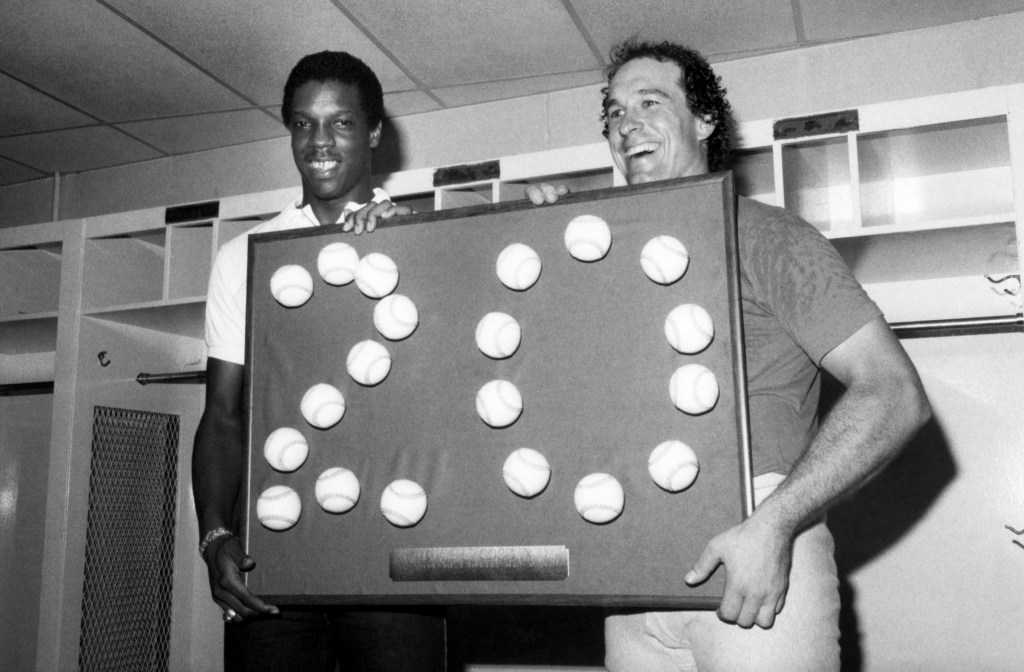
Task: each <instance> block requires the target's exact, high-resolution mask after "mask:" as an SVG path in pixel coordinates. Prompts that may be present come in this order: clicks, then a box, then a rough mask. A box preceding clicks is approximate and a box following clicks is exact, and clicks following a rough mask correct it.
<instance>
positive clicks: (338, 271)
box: [316, 243, 359, 286]
mask: <svg viewBox="0 0 1024 672" xmlns="http://www.w3.org/2000/svg"><path fill="white" fill-rule="evenodd" d="M358 264H359V253H358V252H356V248H354V247H352V246H351V245H349V244H348V243H331V244H329V245H325V246H324V248H323V249H322V250H320V255H319V256H317V258H316V270H317V271H319V272H320V277H321V278H323V279H324V282H326V283H327V284H329V285H336V286H340V285H347V284H348V283H350V282H352V281H353V280H355V277H356V266H357V265H358Z"/></svg>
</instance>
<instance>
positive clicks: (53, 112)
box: [0, 74, 96, 135]
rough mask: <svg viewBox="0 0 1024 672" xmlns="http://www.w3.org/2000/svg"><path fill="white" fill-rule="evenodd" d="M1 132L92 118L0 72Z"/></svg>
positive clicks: (65, 124) (78, 123)
mask: <svg viewBox="0 0 1024 672" xmlns="http://www.w3.org/2000/svg"><path fill="white" fill-rule="evenodd" d="M0 100H2V101H4V104H3V105H0V134H3V135H16V134H18V133H32V132H33V131H48V130H51V129H54V128H67V127H69V126H87V125H89V124H94V123H96V120H95V119H92V118H91V117H89V116H87V115H84V114H82V113H81V112H77V111H75V110H73V109H71V108H70V107H68V106H67V105H64V104H63V103H60V102H58V101H56V100H54V99H53V98H51V97H49V96H47V95H46V94H44V93H40V92H39V91H36V90H35V89H33V88H31V87H29V86H25V85H24V84H22V83H21V82H19V81H17V80H15V79H11V78H10V77H5V76H3V75H2V74H0Z"/></svg>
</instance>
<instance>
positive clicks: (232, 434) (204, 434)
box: [192, 411, 245, 538]
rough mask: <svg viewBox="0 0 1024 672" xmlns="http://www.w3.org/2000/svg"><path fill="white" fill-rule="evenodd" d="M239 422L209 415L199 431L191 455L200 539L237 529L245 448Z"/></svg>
mask: <svg viewBox="0 0 1024 672" xmlns="http://www.w3.org/2000/svg"><path fill="white" fill-rule="evenodd" d="M243 436H244V432H243V428H242V423H241V420H240V419H239V418H230V417H220V418H218V417H216V415H215V414H213V413H211V412H210V411H207V412H205V413H204V414H203V418H202V420H201V421H200V423H199V428H198V430H197V431H196V438H195V445H194V449H193V453H192V494H193V497H194V499H195V505H196V515H197V518H198V521H199V534H200V538H202V536H203V535H205V534H206V533H207V532H209V531H210V530H213V529H216V528H218V527H226V528H228V529H230V530H233V531H237V529H238V523H239V520H238V515H239V514H238V512H236V505H237V501H238V496H239V492H240V490H241V487H242V474H243V473H244V463H245V447H244V445H243V438H242V437H243Z"/></svg>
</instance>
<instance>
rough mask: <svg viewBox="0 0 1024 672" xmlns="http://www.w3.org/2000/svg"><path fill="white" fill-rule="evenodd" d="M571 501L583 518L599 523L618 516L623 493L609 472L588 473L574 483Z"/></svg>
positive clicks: (620, 485)
mask: <svg viewBox="0 0 1024 672" xmlns="http://www.w3.org/2000/svg"><path fill="white" fill-rule="evenodd" d="M573 502H574V503H575V504H576V510H577V511H578V512H579V514H580V515H581V516H583V519H584V520H586V521H587V522H591V523H597V524H599V525H601V524H604V523H610V522H611V521H613V520H615V519H616V518H618V517H619V515H620V514H621V513H622V507H623V505H624V503H625V493H623V491H622V484H621V483H619V481H618V479H617V478H615V477H614V476H612V475H611V474H602V473H597V474H590V475H589V476H584V477H583V478H582V479H581V480H580V482H579V483H577V484H576V491H575V493H573Z"/></svg>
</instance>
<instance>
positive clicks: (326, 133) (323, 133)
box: [310, 124, 334, 147]
mask: <svg viewBox="0 0 1024 672" xmlns="http://www.w3.org/2000/svg"><path fill="white" fill-rule="evenodd" d="M310 142H311V143H312V145H313V146H314V147H333V146H334V135H333V134H332V133H331V132H330V128H329V127H328V126H327V125H326V124H317V125H316V127H315V128H314V129H313V137H312V138H310Z"/></svg>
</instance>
